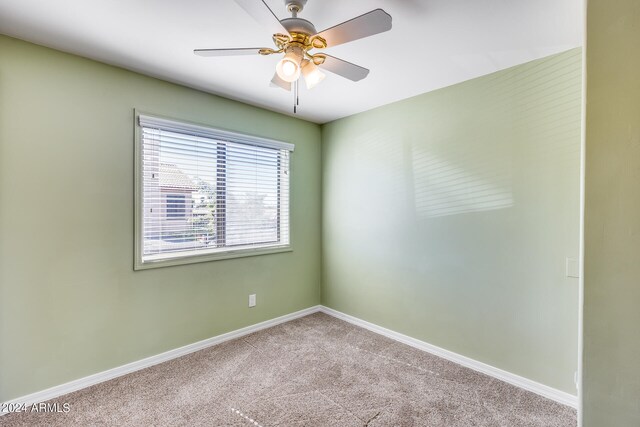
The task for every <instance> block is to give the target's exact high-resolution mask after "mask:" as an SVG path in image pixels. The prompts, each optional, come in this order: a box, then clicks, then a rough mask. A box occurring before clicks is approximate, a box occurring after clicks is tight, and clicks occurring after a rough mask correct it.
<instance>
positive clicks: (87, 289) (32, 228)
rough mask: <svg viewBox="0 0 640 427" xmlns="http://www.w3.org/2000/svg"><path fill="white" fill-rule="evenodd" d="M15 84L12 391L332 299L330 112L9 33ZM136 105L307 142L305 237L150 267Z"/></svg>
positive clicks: (8, 215) (298, 170)
mask: <svg viewBox="0 0 640 427" xmlns="http://www.w3.org/2000/svg"><path fill="white" fill-rule="evenodd" d="M0 94H1V96H0V236H1V238H0V334H1V335H0V343H1V345H0V378H1V381H0V401H5V400H9V399H12V398H16V397H19V396H22V395H25V394H28V393H32V392H36V391H40V390H43V389H45V388H47V387H51V386H55V385H59V384H62V383H64V382H67V381H70V380H74V379H77V378H81V377H84V376H86V375H89V374H94V373H96V372H100V371H103V370H106V369H109V368H113V367H116V366H119V365H122V364H125V363H128V362H132V361H136V360H139V359H141V358H144V357H147V356H151V355H155V354H158V353H160V352H163V351H166V350H170V349H174V348H177V347H180V346H182V345H185V344H190V343H193V342H196V341H198V340H202V339H205V338H209V337H212V336H215V335H218V334H221V333H224V332H227V331H231V330H235V329H238V328H241V327H244V326H247V325H251V324H254V323H257V322H260V321H263V320H267V319H271V318H274V317H277V316H280V315H284V314H287V313H291V312H293V311H296V310H300V309H303V308H306V307H309V306H312V305H316V304H318V303H319V302H320V283H319V277H320V227H321V224H320V215H321V208H320V203H321V197H320V193H321V178H320V175H321V170H320V167H321V164H320V159H321V152H320V127H319V126H317V125H315V124H312V123H308V122H304V121H301V120H297V119H294V118H290V117H286V116H284V115H280V114H276V113H272V112H268V111H265V110H262V109H259V108H254V107H250V106H247V105H244V104H241V103H238V102H234V101H230V100H226V99H223V98H219V97H216V96H212V95H208V94H204V93H202V92H198V91H195V90H191V89H187V88H184V87H181V86H177V85H173V84H169V83H166V82H163V81H160V80H156V79H153V78H149V77H145V76H142V75H139V74H135V73H132V72H129V71H125V70H122V69H119V68H114V67H110V66H107V65H104V64H100V63H97V62H93V61H90V60H87V59H82V58H79V57H76V56H72V55H67V54H64V53H60V52H57V51H54V50H50V49H46V48H43V47H38V46H35V45H32V44H28V43H25V42H21V41H18V40H15V39H10V38H7V37H2V36H0ZM134 107H135V108H139V109H141V110H143V111H147V112H150V113H156V114H159V115H164V116H169V117H175V118H179V119H186V120H190V121H194V122H200V123H206V124H210V125H213V126H219V127H223V128H226V129H230V130H235V131H240V132H247V133H251V134H256V135H260V136H264V137H269V138H274V139H281V140H284V141H289V142H293V143H295V144H296V150H295V153H294V154H293V159H292V168H293V171H292V179H291V182H292V204H293V206H292V238H293V242H292V243H293V245H294V251H293V252H289V253H281V254H274V255H264V256H255V257H248V258H239V259H232V260H225V261H216V262H208V263H201V264H194V265H186V266H180V267H168V268H161V269H154V270H148V271H138V272H134V271H133V268H132V265H133V182H134V181H133V132H134V128H133V108H134ZM253 292H256V293H257V296H258V305H257V307H256V308H253V309H249V308H247V303H248V295H249V293H253Z"/></svg>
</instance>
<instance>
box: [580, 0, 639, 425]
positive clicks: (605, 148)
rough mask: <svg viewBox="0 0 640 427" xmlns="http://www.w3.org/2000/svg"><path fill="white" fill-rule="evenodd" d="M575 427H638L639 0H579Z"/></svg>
mask: <svg viewBox="0 0 640 427" xmlns="http://www.w3.org/2000/svg"><path fill="white" fill-rule="evenodd" d="M586 76H587V77H586V83H587V85H586V98H587V106H586V135H585V145H586V153H585V158H586V166H585V173H586V176H585V232H584V234H585V240H584V244H585V260H584V266H585V267H584V269H585V278H584V314H583V316H584V322H583V323H584V350H583V376H582V384H583V425H584V427H601V426H615V427H637V426H640V1H638V0H620V1H617V2H610V1H605V0H589V1H588V3H587V41H586Z"/></svg>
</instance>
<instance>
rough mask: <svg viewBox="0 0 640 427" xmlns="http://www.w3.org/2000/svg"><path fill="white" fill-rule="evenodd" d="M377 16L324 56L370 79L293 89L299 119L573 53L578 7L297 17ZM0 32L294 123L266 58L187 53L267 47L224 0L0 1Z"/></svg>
mask: <svg viewBox="0 0 640 427" xmlns="http://www.w3.org/2000/svg"><path fill="white" fill-rule="evenodd" d="M256 1H258V0H256ZM266 1H267V3H268V4H269V6H270V7H271V9H272V10H273V11H274V12H275V14H276V15H277V16H278V17H279V18H280V19H283V18H286V17H288V16H289V15H288V14H287V13H286V12H285V7H284V1H283V0H266ZM375 8H383V9H384V10H385V11H387V12H388V13H389V14H390V15H391V16H392V17H393V29H392V30H391V31H389V32H386V33H382V34H378V35H375V36H372V37H369V38H365V39H361V40H357V41H354V42H352V43H349V44H345V45H341V46H336V47H334V48H331V49H327V50H326V52H327V53H330V54H331V55H333V56H337V57H339V58H342V59H345V60H348V61H350V62H354V63H356V64H358V65H361V66H364V67H367V68H369V69H371V73H370V74H369V76H368V77H367V78H366V79H364V80H362V81H360V82H357V83H354V82H351V81H349V80H346V79H343V78H341V77H339V76H336V75H332V74H331V73H327V78H326V79H325V80H324V81H323V82H322V83H321V84H320V85H318V86H317V87H316V88H314V89H313V90H311V91H307V90H306V88H304V87H303V86H304V85H303V84H301V85H300V87H301V89H300V104H301V105H300V107H299V110H298V114H297V116H298V117H300V118H303V119H306V120H310V121H313V122H317V123H325V122H328V121H331V120H334V119H337V118H340V117H345V116H348V115H351V114H355V113H358V112H361V111H365V110H369V109H371V108H375V107H378V106H380V105H384V104H388V103H390V102H393V101H398V100H400V99H404V98H408V97H411V96H414V95H418V94H421V93H424V92H428V91H431V90H434V89H437V88H441V87H444V86H449V85H451V84H454V83H458V82H461V81H464V80H468V79H471V78H474V77H478V76H481V75H484V74H488V73H491V72H494V71H497V70H501V69H504V68H508V67H511V66H513V65H517V64H520V63H523V62H527V61H531V60H533V59H537V58H540V57H543V56H547V55H550V54H553V53H557V52H561V51H564V50H567V49H570V48H573V47H577V46H581V45H582V25H583V24H582V0H395V1H392V0H350V1H345V0H308V4H307V6H306V8H305V9H304V11H303V12H302V13H301V14H300V17H302V18H305V19H308V20H310V21H312V22H313V23H314V25H315V26H316V29H317V30H318V31H321V30H323V29H325V28H328V27H331V26H333V25H335V24H337V23H339V22H342V21H345V20H348V19H350V18H352V17H354V16H357V15H361V14H362V13H365V12H368V11H369V10H372V9H375ZM0 33H2V34H7V35H9V36H13V37H17V38H20V39H24V40H28V41H31V42H34V43H37V44H41V45H44V46H49V47H53V48H55V49H59V50H63V51H66V52H71V53H75V54H78V55H81V56H85V57H88V58H92V59H96V60H98V61H102V62H106V63H108V64H113V65H117V66H120V67H123V68H127V69H130V70H134V71H138V72H140V73H143V74H148V75H151V76H155V77H159V78H161V79H164V80H168V81H172V82H176V83H180V84H183V85H186V86H190V87H193V88H197V89H201V90H204V91H207V92H211V93H214V94H218V95H221V96H224V97H227V98H232V99H236V100H239V101H243V102H246V103H249V104H253V105H258V106H261V107H264V108H267V109H270V110H274V111H279V112H283V113H285V114H290V115H293V112H292V95H291V93H289V92H285V91H284V90H282V89H279V88H273V87H269V81H270V80H271V77H272V75H273V73H274V69H275V64H276V62H277V60H278V58H276V57H275V56H270V57H263V56H235V57H224V58H202V57H198V56H195V55H194V54H193V53H192V50H193V49H194V48H224V47H262V46H264V47H272V42H271V35H270V34H269V33H268V31H266V30H265V29H263V28H262V27H261V26H260V25H259V24H258V23H257V22H255V21H254V20H253V19H252V18H251V17H250V16H249V15H247V14H246V13H245V12H244V10H242V9H241V8H240V7H239V6H238V5H237V4H236V3H235V2H234V1H233V0H56V1H51V0H2V1H0ZM0 60H1V59H0Z"/></svg>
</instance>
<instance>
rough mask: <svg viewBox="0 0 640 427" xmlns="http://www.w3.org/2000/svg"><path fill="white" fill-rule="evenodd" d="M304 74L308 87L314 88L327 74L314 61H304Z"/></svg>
mask: <svg viewBox="0 0 640 427" xmlns="http://www.w3.org/2000/svg"><path fill="white" fill-rule="evenodd" d="M302 75H303V76H304V81H305V83H306V84H307V89H312V88H313V87H315V86H316V85H317V84H318V83H320V82H321V81H322V80H324V78H325V74H324V73H323V72H322V71H320V69H319V68H318V67H317V66H316V64H314V63H313V62H312V61H309V60H308V59H305V60H304V61H302Z"/></svg>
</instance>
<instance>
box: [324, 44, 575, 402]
mask: <svg viewBox="0 0 640 427" xmlns="http://www.w3.org/2000/svg"><path fill="white" fill-rule="evenodd" d="M581 61H582V55H581V50H580V49H574V50H571V51H567V52H565V53H562V54H559V55H556V56H552V57H548V58H544V59H541V60H538V61H534V62H530V63H527V64H524V65H520V66H517V67H514V68H511V69H508V70H505V71H501V72H498V73H495V74H491V75H488V76H485V77H481V78H478V79H474V80H471V81H468V82H464V83H461V84H458V85H455V86H451V87H448V88H445V89H441V90H438V91H435V92H431V93H426V94H423V95H420V96H417V97H415V98H411V99H407V100H403V101H400V102H397V103H394V104H391V105H387V106H384V107H381V108H377V109H375V110H371V111H368V112H365V113H361V114H357V115H355V116H351V117H348V118H345V119H342V120H338V121H336V122H332V123H330V124H327V125H324V126H323V134H322V138H323V142H322V155H323V249H322V254H323V285H322V286H323V287H322V301H323V304H325V305H327V306H329V307H331V308H334V309H336V310H340V311H342V312H345V313H348V314H351V315H354V316H356V317H359V318H362V319H365V320H368V321H371V322H373V323H375V324H378V325H381V326H384V327H387V328H389V329H392V330H395V331H398V332H401V333H404V334H407V335H409V336H412V337H415V338H418V339H421V340H424V341H426V342H429V343H431V344H434V345H437V346H440V347H442V348H445V349H447V350H451V351H454V352H456V353H459V354H462V355H464V356H467V357H471V358H473V359H476V360H479V361H481V362H485V363H487V364H489V365H492V366H495V367H498V368H501V369H504V370H506V371H509V372H513V373H515V374H519V375H521V376H523V377H526V378H529V379H532V380H535V381H538V382H540V383H543V384H546V385H548V386H551V387H554V388H557V389H560V390H563V391H565V392H568V393H571V394H575V393H576V387H575V385H574V372H575V371H576V369H577V360H578V355H577V354H578V291H579V284H578V279H576V278H568V277H566V274H565V272H566V270H565V261H566V258H567V257H571V258H578V257H579V223H580V221H579V219H580V200H579V195H580V133H581V89H582V88H581V85H582V79H581V75H582V71H581V69H582V67H581ZM436 66H437V65H436Z"/></svg>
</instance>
